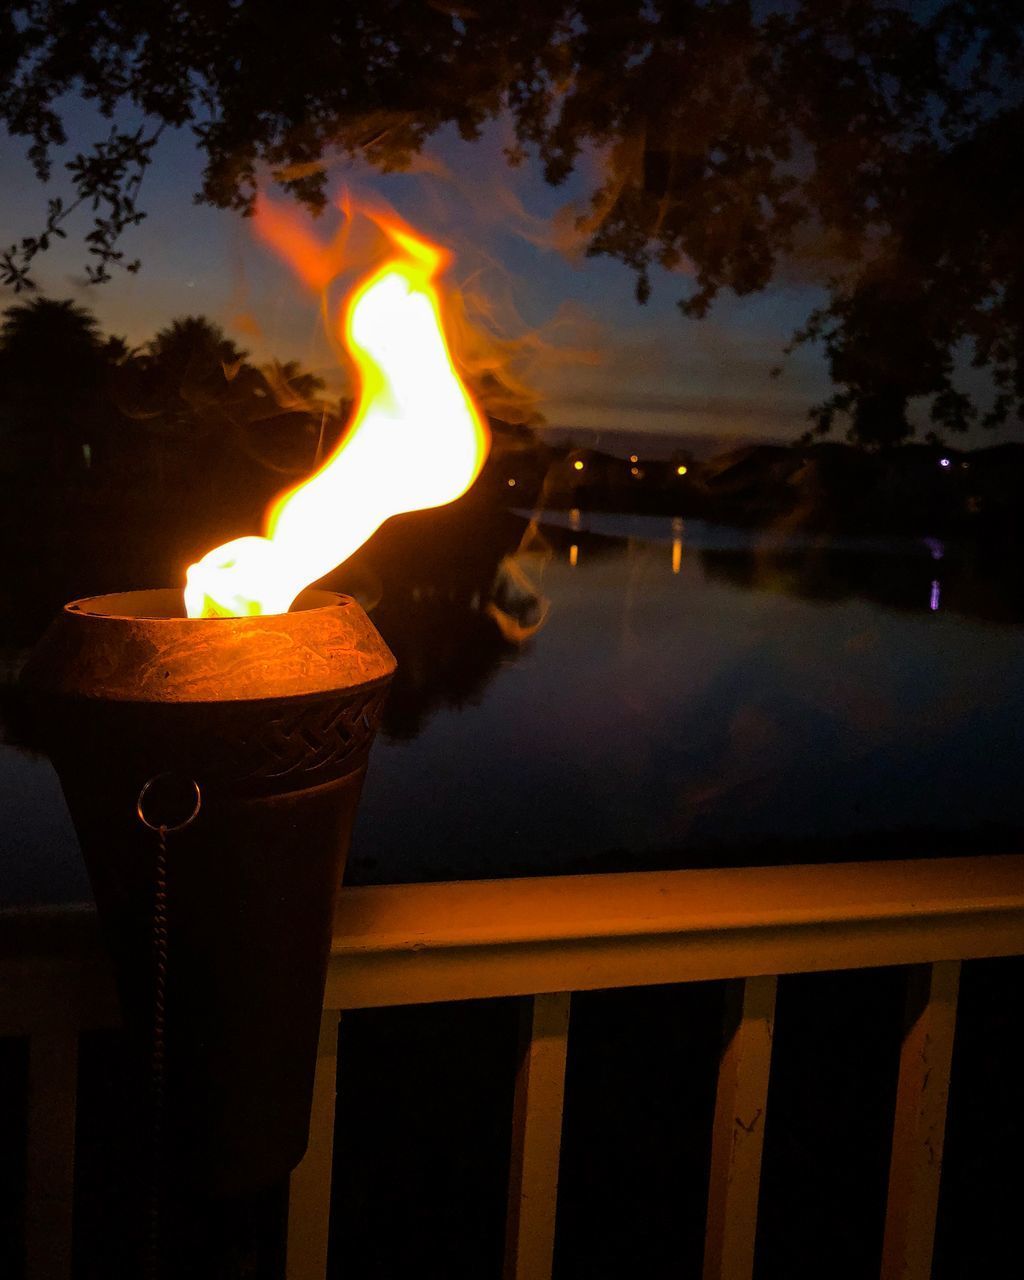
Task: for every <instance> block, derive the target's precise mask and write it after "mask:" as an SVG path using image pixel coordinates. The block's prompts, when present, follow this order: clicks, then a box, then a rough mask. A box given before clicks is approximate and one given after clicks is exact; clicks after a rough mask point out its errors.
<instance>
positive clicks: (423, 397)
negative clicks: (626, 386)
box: [185, 202, 489, 617]
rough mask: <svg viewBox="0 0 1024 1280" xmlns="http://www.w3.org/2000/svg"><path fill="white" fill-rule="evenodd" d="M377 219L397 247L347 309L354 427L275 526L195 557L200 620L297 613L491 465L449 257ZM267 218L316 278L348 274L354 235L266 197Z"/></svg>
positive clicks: (272, 231) (194, 603)
mask: <svg viewBox="0 0 1024 1280" xmlns="http://www.w3.org/2000/svg"><path fill="white" fill-rule="evenodd" d="M373 216H374V219H375V221H377V222H378V224H379V225H380V226H381V229H382V230H383V231H384V232H385V233H386V236H387V238H388V241H389V242H390V245H391V248H392V252H391V254H390V255H389V256H388V258H387V260H386V261H385V262H384V264H383V265H382V266H381V267H379V269H377V270H376V271H373V272H371V273H370V274H369V275H368V276H367V277H366V278H364V279H363V280H362V281H361V282H360V283H359V284H358V285H357V286H356V287H355V288H354V289H353V291H352V293H351V294H350V295H349V297H348V299H347V300H346V302H345V303H344V305H343V309H342V316H341V320H340V326H339V327H340V334H341V338H342V341H343V343H344V347H345V350H346V351H347V353H348V354H349V355H350V356H351V358H352V361H353V363H354V365H355V369H356V374H357V378H358V387H359V393H358V399H357V402H356V406H355V409H354V412H353V414H352V418H351V420H350V423H349V427H348V430H347V431H346V432H345V434H344V436H343V439H342V442H341V444H340V445H339V446H338V448H337V449H336V450H335V452H334V454H333V455H332V456H331V457H330V458H329V459H328V460H327V462H326V463H325V464H324V465H323V466H322V467H321V468H320V470H319V471H317V472H316V473H315V474H314V475H312V476H311V477H310V478H309V479H308V480H305V481H303V482H302V483H301V484H299V485H297V486H296V487H295V488H293V489H292V490H290V491H289V492H288V493H286V494H285V495H284V496H283V497H281V498H279V499H278V500H277V501H276V502H275V503H274V505H273V507H272V508H271V510H270V513H269V515H268V518H267V524H266V536H264V537H244V538H237V539H235V540H234V541H232V542H227V543H225V544H224V545H223V546H220V547H216V548H215V549H214V550H213V551H210V552H207V554H206V555H205V556H203V558H202V559H201V560H199V561H198V562H197V563H196V564H193V565H191V566H190V567H189V570H188V573H187V578H186V586H185V607H186V610H187V612H188V615H189V617H201V616H211V615H222V616H236V615H246V614H264V613H284V612H286V611H287V609H288V608H289V606H290V605H291V603H292V602H293V600H294V599H295V597H296V596H297V595H298V594H299V592H300V591H301V590H302V589H303V588H304V587H306V586H308V585H309V584H310V583H312V582H316V581H317V580H318V579H319V578H321V577H323V575H324V574H325V573H328V572H329V571H330V570H331V569H333V568H334V567H335V566H336V565H339V564H341V562H342V561H343V560H346V559H347V558H348V557H349V556H350V555H351V554H352V553H353V552H354V551H355V550H357V549H358V548H359V547H360V546H361V545H362V544H363V543H364V542H365V541H366V540H367V538H369V537H370V536H371V534H373V533H374V532H375V531H376V530H377V529H378V528H379V527H380V525H381V524H383V522H384V521H385V520H387V519H388V517H389V516H393V515H397V514H399V513H400V512H405V511H418V510H422V509H424V508H427V507H437V506H441V505H443V504H444V503H448V502H452V501H454V500H455V499H456V498H458V497H460V496H461V495H462V494H463V493H465V492H466V490H467V489H468V488H469V487H470V485H471V484H472V483H473V481H474V480H475V479H476V477H477V475H478V474H479V472H480V468H481V467H482V466H483V463H484V459H485V458H486V456H487V449H488V445H489V435H488V431H487V428H486V426H485V425H484V421H483V418H482V417H481V414H480V413H479V411H478V410H477V408H476V406H475V405H474V403H473V400H472V398H471V396H470V394H469V392H468V391H467V389H466V387H465V385H464V384H463V382H462V380H461V378H460V377H459V374H458V372H457V370H456V368H455V365H454V363H453V360H452V355H451V352H450V350H449V346H448V339H447V337H446V334H445V327H444V322H443V317H442V301H441V296H440V293H439V290H438V287H437V283H436V279H435V277H436V276H437V275H438V273H439V272H440V270H441V268H442V267H443V266H444V264H445V262H446V254H445V253H444V251H443V250H441V249H439V248H438V247H436V246H434V245H431V244H428V243H427V242H426V241H424V240H422V239H420V238H419V237H418V236H417V235H415V234H414V233H413V232H411V231H410V230H409V229H408V228H406V227H402V226H401V225H399V223H398V222H397V220H394V219H384V218H381V217H380V216H379V215H376V214H374V215H373ZM256 221H257V229H258V230H259V231H260V233H261V234H262V235H263V236H264V237H265V238H266V239H267V240H269V241H270V242H271V243H272V244H273V245H274V247H275V248H277V249H278V251H279V252H280V253H281V254H282V255H283V256H284V257H285V258H286V259H287V260H288V261H289V262H290V263H291V264H292V265H293V266H294V268H295V270H296V271H297V273H298V274H299V275H300V276H301V277H302V278H303V279H304V280H305V282H306V283H307V284H310V285H311V286H314V287H317V288H321V289H323V288H326V286H327V284H328V283H329V282H330V280H331V279H333V278H334V276H335V275H336V274H337V272H338V271H339V270H340V268H341V266H342V262H343V258H344V240H343V238H342V239H339V240H337V241H335V243H334V244H333V245H331V246H328V247H324V246H321V245H320V244H318V243H317V242H316V241H315V240H314V239H313V238H312V237H311V236H310V234H309V232H308V231H306V230H305V229H304V228H301V227H299V226H298V225H297V223H296V222H295V220H294V219H293V218H291V217H290V216H288V215H286V214H284V213H282V211H281V210H280V209H278V208H276V207H275V206H274V205H271V204H269V203H267V202H261V203H260V205H259V207H258V209H257V218H256ZM396 251H397V252H396Z"/></svg>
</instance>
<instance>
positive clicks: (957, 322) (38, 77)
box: [0, 0, 1024, 444]
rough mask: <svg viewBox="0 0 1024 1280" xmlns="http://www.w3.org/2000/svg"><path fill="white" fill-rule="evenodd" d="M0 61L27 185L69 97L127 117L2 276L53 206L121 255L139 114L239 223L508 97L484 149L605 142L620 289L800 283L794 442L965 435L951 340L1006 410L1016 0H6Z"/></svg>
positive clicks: (43, 171)
mask: <svg viewBox="0 0 1024 1280" xmlns="http://www.w3.org/2000/svg"><path fill="white" fill-rule="evenodd" d="M0 48H2V49H3V50H4V51H5V52H4V54H3V55H0V73H3V74H0V84H4V85H5V86H6V87H5V88H4V89H3V90H2V91H0V118H2V119H3V120H4V121H5V122H6V123H7V126H8V128H9V129H10V130H11V131H12V132H13V133H15V134H17V135H21V136H24V137H26V138H28V139H29V140H30V156H31V158H32V160H33V163H34V164H35V166H36V170H37V172H38V174H39V176H40V177H41V178H47V177H49V174H50V165H51V153H52V149H53V147H54V146H55V145H59V144H60V143H62V142H63V141H64V140H65V132H64V126H63V123H62V119H61V108H62V103H63V97H62V95H64V94H66V93H67V92H68V91H70V90H72V89H75V88H77V89H78V90H80V91H81V92H82V93H84V95H85V96H86V97H87V98H89V99H92V100H94V101H95V102H96V103H98V105H99V106H100V108H101V109H102V110H103V111H104V112H106V113H108V114H109V115H110V116H111V117H112V118H116V117H115V112H116V111H117V109H118V108H119V107H122V106H125V105H130V106H131V107H132V108H133V109H134V110H135V112H136V114H137V112H138V111H141V112H142V113H143V114H144V116H145V118H146V121H147V122H148V123H147V124H146V125H144V126H143V127H141V128H138V129H132V130H127V129H122V128H121V127H120V126H119V125H117V124H116V123H115V125H114V126H113V128H112V130H111V133H110V135H109V137H107V138H105V139H103V140H102V141H100V142H99V143H97V145H96V147H95V149H94V150H93V151H92V152H91V153H89V154H83V155H79V156H76V157H75V158H74V159H73V160H72V161H71V162H70V164H69V166H68V168H69V172H70V177H71V182H72V186H73V189H74V199H73V200H72V201H71V202H70V203H69V204H65V203H62V202H61V201H60V200H54V201H51V202H50V205H49V209H48V215H47V218H46V222H45V226H44V229H43V230H42V231H41V232H40V234H39V235H37V236H35V237H29V238H27V239H26V240H24V241H23V242H22V243H21V245H20V246H19V245H13V246H11V247H10V249H9V250H8V251H7V253H6V254H5V255H3V256H2V258H0V268H2V272H3V278H4V279H5V280H6V281H7V283H8V284H10V285H13V286H14V287H15V288H17V287H21V286H25V285H26V284H27V283H28V282H29V281H30V268H31V263H32V261H33V259H34V257H35V256H36V254H37V253H39V252H41V251H43V250H44V249H45V248H46V246H47V245H48V244H49V243H50V241H51V239H52V237H53V236H55V235H59V234H62V231H63V226H62V224H63V222H64V220H65V218H66V214H67V211H68V209H69V208H71V207H73V205H74V204H75V202H76V201H77V202H89V203H92V204H93V205H94V207H95V208H97V210H98V212H97V216H96V223H95V226H94V228H93V230H92V232H91V233H90V236H89V239H90V245H89V252H90V254H91V255H92V256H93V257H94V259H95V266H94V267H93V274H94V276H95V277H96V278H104V277H106V276H107V275H109V271H110V269H111V268H112V267H113V266H115V265H118V264H123V263H124V258H123V251H122V250H121V249H120V248H118V244H119V242H120V236H121V233H122V232H124V231H125V230H126V229H128V228H129V227H131V226H132V225H134V224H135V223H136V222H137V221H138V220H139V218H140V217H141V216H143V214H142V211H141V209H140V207H139V204H138V196H139V183H140V181H141V177H142V174H143V173H144V172H145V169H146V167H147V166H148V165H149V163H150V162H151V161H152V158H153V154H154V148H155V144H156V139H157V137H158V135H159V131H160V130H161V129H163V128H165V127H167V126H172V127H178V126H188V127H190V128H191V129H192V130H193V131H194V133H195V136H196V139H197V142H198V145H199V146H200V147H201V148H202V150H203V151H204V153H205V157H206V167H205V172H204V176H203V184H202V190H201V192H200V193H199V196H200V198H201V199H202V200H204V201H207V202H209V203H211V204H213V205H216V206H219V207H223V208H234V209H240V210H242V211H247V210H248V209H250V208H251V206H252V201H253V198H254V194H255V190H256V185H257V181H258V180H259V179H260V178H261V177H262V176H263V175H265V174H267V173H270V174H273V175H275V176H276V178H277V180H278V181H279V182H280V183H281V185H282V186H283V187H285V188H286V189H287V190H288V191H290V192H291V193H292V194H293V195H294V196H295V197H296V198H297V199H298V200H300V201H301V202H303V203H304V204H305V205H307V206H308V207H310V208H311V209H314V210H316V209H319V208H321V207H322V206H323V204H324V202H325V198H326V185H325V184H326V170H325V166H324V157H325V155H327V154H329V153H331V152H340V153H342V154H349V155H359V156H361V157H363V158H364V159H366V160H368V161H370V162H371V163H372V164H375V165H377V166H378V167H379V168H381V169H383V170H389V169H398V168H402V167H403V166H404V165H407V164H408V162H409V160H410V158H411V157H412V155H413V154H414V153H415V152H416V151H418V150H419V149H420V148H421V147H422V146H423V144H424V142H425V141H426V140H427V138H429V137H430V135H431V134H433V133H434V132H436V131H437V130H438V129H439V128H441V127H442V126H444V125H453V126H455V127H456V128H457V129H458V131H459V132H460V134H461V135H462V136H463V137H465V138H474V137H476V136H478V134H479V132H480V130H481V128H482V126H483V125H484V123H485V122H486V121H488V120H489V119H492V118H494V117H496V116H497V115H499V114H501V113H502V112H507V113H508V114H509V115H510V116H511V120H512V123H513V127H514V132H515V142H514V144H513V145H512V146H511V147H510V148H509V152H508V155H509V159H510V161H511V162H512V163H518V162H521V161H522V160H523V159H524V158H525V157H526V156H527V155H535V156H536V157H537V158H538V159H539V162H540V164H541V165H542V167H543V171H544V174H545V176H546V177H547V179H548V180H549V181H550V182H552V183H555V184H557V183H560V182H562V181H564V180H565V179H566V178H567V177H568V175H569V174H570V173H572V172H573V171H574V170H575V169H576V168H577V167H578V165H579V163H580V160H581V157H582V156H584V155H589V154H593V153H595V152H597V153H600V154H601V155H602V156H603V157H604V165H603V169H602V172H601V176H600V178H599V179H598V180H597V182H596V183H595V184H594V187H593V190H592V192H591V201H590V207H589V209H588V210H587V212H586V213H585V214H583V215H582V216H581V217H580V218H579V220H578V223H577V227H576V230H577V232H578V233H579V235H580V236H581V237H582V238H583V240H584V242H585V244H586V249H587V252H588V253H590V254H592V255H608V256H612V257H615V258H617V259H620V260H621V261H623V262H625V263H627V264H628V265H629V266H630V267H631V268H632V269H633V271H634V272H635V274H636V281H637V295H638V297H639V299H640V300H641V301H642V300H644V299H646V297H647V296H648V295H649V293H650V289H651V287H652V282H653V280H654V278H655V277H654V275H653V274H652V273H653V270H654V268H656V267H661V268H668V269H669V270H679V271H681V272H684V273H685V274H686V275H687V276H688V277H689V279H690V280H691V282H692V284H691V287H690V289H689V291H688V293H687V294H686V296H685V297H684V298H683V299H682V300H681V303H680V306H681V307H682V310H683V311H684V313H685V314H687V315H691V316H702V315H704V314H706V312H707V310H708V308H709V307H710V306H711V305H712V303H713V302H714V300H715V298H716V297H717V296H718V295H719V294H720V293H721V292H722V291H723V290H731V291H733V292H735V293H738V294H748V293H751V292H754V291H757V290H760V289H763V288H765V287H766V286H767V285H768V283H769V282H770V281H772V280H773V279H777V278H780V277H781V278H783V279H800V280H805V281H806V280H812V281H816V282H818V283H821V284H824V285H826V287H827V289H828V301H827V302H826V303H825V304H824V305H823V306H822V307H821V308H820V309H819V310H818V311H816V312H815V313H814V314H813V315H812V316H811V317H810V319H809V321H808V323H807V325H806V326H805V327H804V328H803V329H802V330H801V331H800V332H799V333H798V334H797V335H796V338H795V341H796V342H797V343H800V342H805V341H820V342H822V343H823V344H824V347H825V352H826V355H827V358H828V360H829V364H830V368H831V373H832V377H833V380H834V382H835V384H836V388H837V389H836V393H835V395H833V396H832V397H831V398H830V399H829V400H828V401H827V403H826V404H824V405H823V406H820V408H819V410H818V411H817V414H816V428H817V430H819V431H821V432H825V431H827V430H829V429H830V428H831V426H832V424H833V421H834V419H835V418H836V416H837V415H848V416H849V417H850V418H851V421H852V431H853V434H854V435H855V437H856V438H859V439H860V440H862V441H866V442H869V443H877V444H885V443H892V442H896V441H898V440H900V439H902V438H905V437H906V436H907V435H908V434H909V433H910V424H909V421H908V417H907V405H908V402H909V401H910V400H911V399H913V398H916V397H922V396H923V397H927V398H928V399H929V400H930V412H931V416H932V418H933V420H934V422H935V423H936V424H937V425H938V426H939V427H943V428H948V429H951V430H962V429H964V428H966V427H967V426H968V425H969V424H970V423H971V422H973V421H974V420H976V419H977V418H978V416H979V408H978V406H977V405H976V404H975V403H974V401H973V400H972V398H971V397H970V396H969V395H968V394H966V393H965V392H964V391H963V390H962V389H961V388H959V387H958V385H957V383H956V379H955V361H956V357H957V353H958V352H959V351H961V350H962V349H964V348H966V349H967V350H968V352H969V354H970V357H971V359H972V360H973V361H974V363H975V364H977V365H978V366H980V367H984V368H987V369H988V370H990V371H991V374H992V376H993V377H994V379H995V383H996V389H997V395H996V398H995V401H994V403H993V404H992V405H991V406H990V408H989V409H988V411H987V412H986V413H985V414H984V415H983V420H984V421H985V422H987V423H989V424H998V423H1002V422H1005V421H1006V420H1007V419H1008V418H1009V417H1010V415H1011V414H1015V415H1017V416H1018V417H1019V416H1020V414H1021V410H1022V405H1024V374H1022V362H1021V352H1022V348H1024V327H1022V324H1024V320H1022V317H1024V302H1022V299H1024V276H1022V268H1021V255H1020V252H1019V227H1020V225H1021V222H1022V217H1021V215H1022V213H1024V180H1022V178H1021V171H1020V165H1019V159H1018V157H1019V151H1020V146H1021V141H1022V134H1024V128H1022V126H1024V106H1022V105H1021V94H1020V84H1021V79H1022V70H1024V11H1022V5H1021V3H1020V0H934V2H933V3H930V4H921V5H918V6H907V5H904V4H897V3H894V0H779V3H777V4H771V3H769V4H764V5H753V4H752V3H750V0H543V2H542V0H520V3H518V4H516V5H507V6H506V5H487V6H481V7H479V8H463V7H461V6H457V5H454V4H452V5H449V4H446V3H444V2H443V0H434V2H432V3H422V2H421V0H352V2H351V3H348V4H344V5H339V4H337V3H327V0H311V2H310V3H309V4H307V5H305V6H304V7H303V11H302V15H301V19H299V18H296V19H295V20H291V21H289V19H288V17H287V15H285V14H283V13H282V11H281V9H280V6H279V5H277V4H273V3H271V2H270V0H247V3H244V4H238V3H235V2H234V0H203V2H202V3H201V4H200V3H198V0H180V2H179V3H176V4H174V5H173V6H171V8H168V6H167V5H166V4H162V3H161V4H157V3H156V2H155V0H132V2H131V3H128V2H127V0H117V2H115V3H112V4H108V5H104V6H102V8H97V7H96V6H95V5H94V4H92V3H91V2H90V0H50V2H47V3H43V0H23V2H22V3H16V4H15V5H13V6H12V7H9V8H8V10H7V12H6V15H4V16H0ZM127 265H128V267H129V269H134V268H135V266H136V265H137V264H136V263H134V262H132V263H128V264H127Z"/></svg>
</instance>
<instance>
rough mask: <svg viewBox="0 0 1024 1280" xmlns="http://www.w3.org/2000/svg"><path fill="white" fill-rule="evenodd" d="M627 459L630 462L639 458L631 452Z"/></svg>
mask: <svg viewBox="0 0 1024 1280" xmlns="http://www.w3.org/2000/svg"><path fill="white" fill-rule="evenodd" d="M629 460H630V462H639V461H640V459H639V458H638V457H637V455H636V454H635V453H631V454H630V455H629Z"/></svg>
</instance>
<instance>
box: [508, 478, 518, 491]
mask: <svg viewBox="0 0 1024 1280" xmlns="http://www.w3.org/2000/svg"><path fill="white" fill-rule="evenodd" d="M508 487H509V488H510V489H514V488H515V487H516V482H515V481H514V480H513V479H511V477H510V478H509V482H508Z"/></svg>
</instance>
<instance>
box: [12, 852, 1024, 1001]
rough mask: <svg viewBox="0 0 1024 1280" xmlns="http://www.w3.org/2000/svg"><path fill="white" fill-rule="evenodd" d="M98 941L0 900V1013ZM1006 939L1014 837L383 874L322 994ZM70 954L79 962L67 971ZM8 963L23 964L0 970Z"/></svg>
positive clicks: (717, 972)
mask: <svg viewBox="0 0 1024 1280" xmlns="http://www.w3.org/2000/svg"><path fill="white" fill-rule="evenodd" d="M99 951H100V949H99V945H98V930H97V928H96V923H95V919H94V917H93V914H92V911H91V908H88V907H71V908H57V909H52V910H49V909H37V910H32V911H27V912H25V911H0V961H2V962H3V964H4V971H5V974H6V975H7V978H8V990H7V991H6V992H4V993H2V998H0V1015H2V1014H3V1012H4V1008H5V1006H7V1005H10V1006H11V1009H10V1011H9V1012H10V1016H13V1015H14V1014H15V1013H16V1012H17V1013H18V1016H19V1018H22V1019H24V1018H26V1017H28V1014H29V1011H30V1010H32V1011H38V1013H37V1014H36V1016H42V1005H44V1004H45V1000H41V999H40V991H41V987H40V986H39V981H40V976H41V969H45V970H46V971H47V975H48V977H47V982H46V986H47V990H49V988H50V987H53V988H54V989H56V990H59V991H60V994H61V995H62V996H63V998H64V1000H65V1001H66V1000H67V999H68V998H69V990H68V989H69V988H70V987H74V988H84V987H85V985H87V979H88V974H89V973H90V972H91V971H92V969H93V968H96V967H97V966H98V967H99V968H102V967H103V962H102V960H101V958H100V955H99ZM1017 954H1024V855H1019V854H1010V855H1005V856H1001V857H978V858H936V859H927V860H925V859H922V860H919V861H900V862H870V863H830V864H818V865H812V866H789V867H743V868H726V869H717V870H707V871H704V870H701V871H652V872H626V873H618V874H616V873H610V874H606V875H585V876H551V877H534V878H529V879H518V880H515V879H513V880H479V881H456V882H448V883H441V884H410V885H381V886H367V887H358V888H345V889H343V890H342V893H341V895H340V898H339V903H338V910H337V914H336V917H335V929H334V941H333V946H332V952H331V964H330V969H329V973H328V984H327V995H326V1002H325V1003H326V1007H328V1008H337V1009H341V1008H359V1007H368V1006H374V1005H389V1004H406V1003H420V1002H430V1001H445V1000H457V999H470V998H480V997H488V996H507V995H521V994H534V993H538V992H545V991H571V990H587V989H595V988H599V987H623V986H633V985H644V984H651V983H664V982H685V981H699V980H707V979H717V978H732V977H753V976H757V975H762V974H782V973H796V972H812V971H818V970H824V969H844V968H867V967H872V966H878V965H897V964H918V963H930V962H933V961H938V960H960V959H972V958H976V957H983V956H1001V955H1017ZM80 960H88V961H89V964H88V965H86V966H85V967H84V968H82V971H81V972H80V973H76V974H75V975H74V977H73V978H72V979H69V978H68V976H67V975H68V973H69V972H70V971H71V970H73V969H74V968H75V966H76V964H79V965H80ZM69 961H70V962H71V963H70V964H69V963H68V962H69ZM15 969H18V970H21V971H22V976H23V978H24V979H25V981H23V982H21V983H19V982H18V981H16V980H15V981H11V979H12V978H13V979H16V978H17V974H16V973H15V972H14V970H15ZM2 985H3V984H2V983H0V986H2ZM19 987H24V991H23V992H22V995H21V997H20V998H19V997H18V996H17V991H18V989H19ZM76 998H77V997H76ZM98 1007H99V1008H100V1009H103V1008H108V1007H110V1002H109V999H108V998H107V997H104V1000H103V1001H102V1002H101V1003H100V1004H99V1006H98ZM3 1020H4V1019H3V1018H2V1017H0V1022H2V1021H3Z"/></svg>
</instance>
